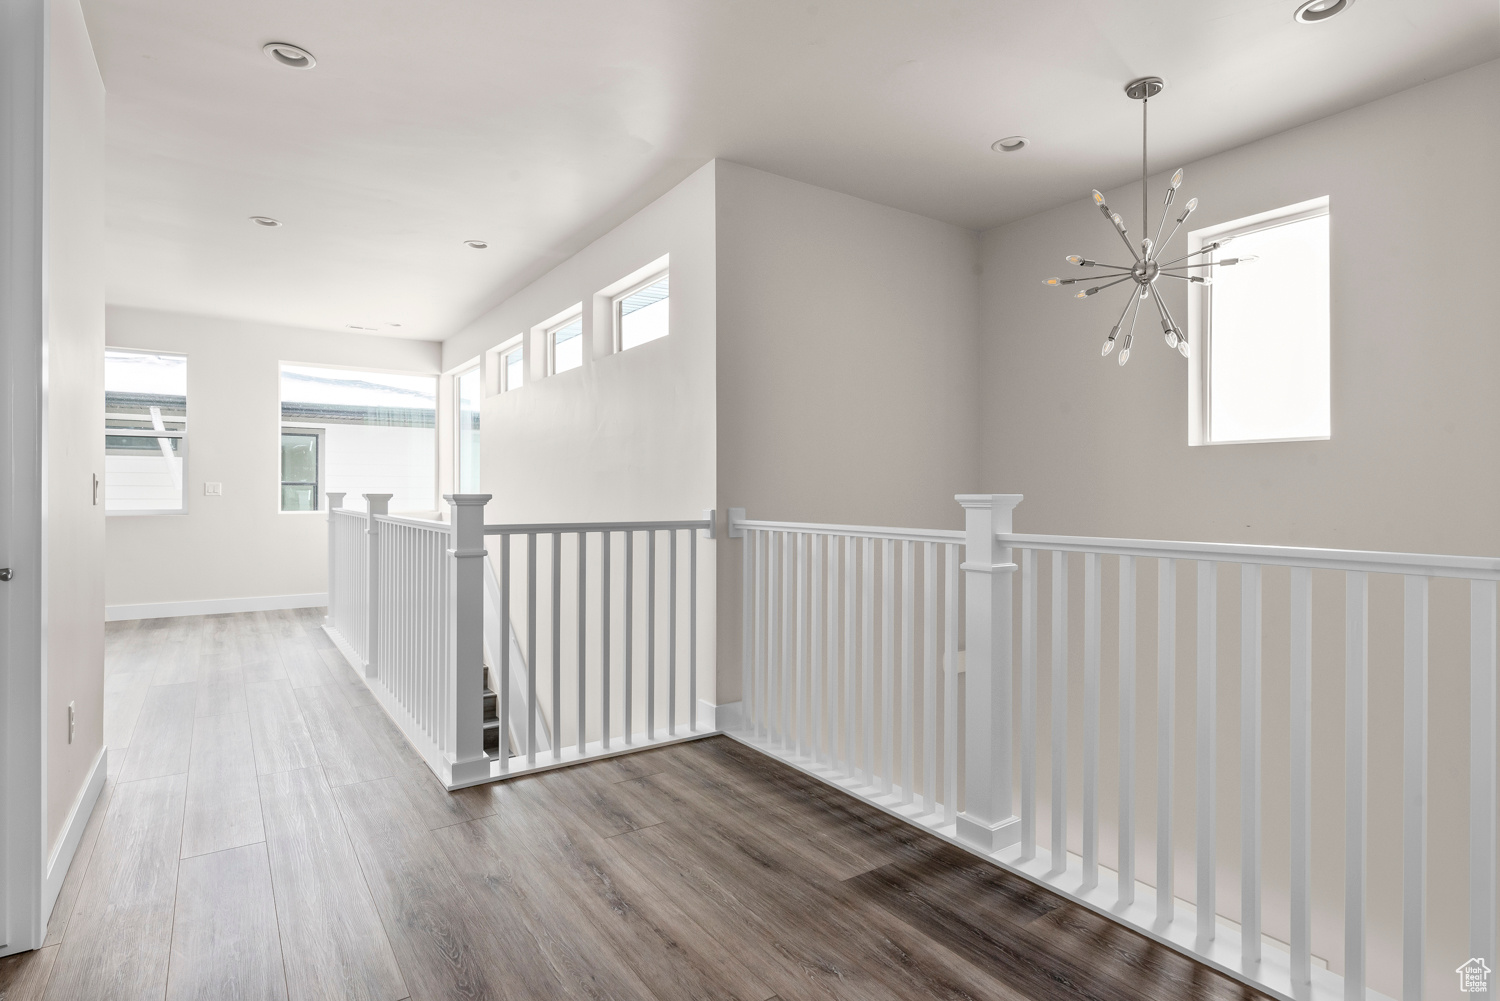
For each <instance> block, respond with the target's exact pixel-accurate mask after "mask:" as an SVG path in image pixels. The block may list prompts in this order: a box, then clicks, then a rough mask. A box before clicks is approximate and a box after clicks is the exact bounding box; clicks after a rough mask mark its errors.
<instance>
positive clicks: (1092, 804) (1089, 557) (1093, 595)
mask: <svg viewBox="0 0 1500 1001" xmlns="http://www.w3.org/2000/svg"><path fill="white" fill-rule="evenodd" d="M1100 585H1101V582H1100V580H1099V554H1098V553H1084V554H1083V882H1082V883H1081V884H1080V885H1079V892H1080V893H1087V892H1088V891H1089V890H1092V889H1094V887H1096V886H1098V885H1099V631H1100V628H1101V625H1100V610H1099V603H1100V601H1102V600H1103V599H1102V596H1101V590H1102V589H1101V586H1100Z"/></svg>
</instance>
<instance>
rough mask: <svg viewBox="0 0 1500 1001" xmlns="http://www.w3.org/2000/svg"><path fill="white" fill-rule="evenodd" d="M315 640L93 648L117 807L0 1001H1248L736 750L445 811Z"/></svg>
mask: <svg viewBox="0 0 1500 1001" xmlns="http://www.w3.org/2000/svg"><path fill="white" fill-rule="evenodd" d="M320 616H321V610H319V612H318V613H314V612H312V611H306V612H272V613H256V614H246V615H233V616H211V617H205V618H185V619H170V620H151V621H145V622H126V623H113V624H111V625H110V627H109V631H108V663H107V675H108V677H107V684H106V688H107V692H108V700H107V719H106V726H105V729H106V739H107V740H108V742H109V745H110V767H109V772H110V777H109V781H108V783H107V785H106V787H105V791H104V793H103V795H102V797H101V799H100V802H99V806H98V809H97V810H96V811H95V814H94V816H93V818H92V819H91V821H90V823H89V826H88V830H87V832H86V833H85V835H84V839H83V843H82V845H81V846H80V848H79V850H78V855H77V857H76V859H75V860H74V862H73V866H72V868H71V870H70V871H69V873H68V877H67V882H66V884H65V885H64V887H63V891H62V894H61V896H60V897H59V899H58V903H57V908H56V910H55V911H54V913H53V916H52V921H51V924H50V925H49V928H48V932H49V934H48V938H47V944H46V946H45V947H44V948H42V949H40V950H38V951H36V952H32V953H27V954H25V955H22V956H15V957H11V958H8V959H4V960H0V1001H34V999H40V998H46V999H53V1001H75V999H76V1001H94V999H101V1001H103V999H110V1001H113V999H143V998H152V999H161V998H168V999H173V1001H176V999H190V998H192V999H216V1001H217V999H226V1001H227V999H283V998H285V999H293V1001H301V999H323V998H351V999H379V1001H400V999H403V998H407V997H410V998H413V999H428V998H432V999H448V998H456V999H461V998H496V999H508V998H517V999H519V998H538V999H552V998H567V999H573V998H576V999H604V998H618V999H632V1001H635V999H651V998H661V999H684V1001H686V999H723V1001H732V999H739V1001H772V999H780V1001H800V999H804V998H851V999H854V998H857V999H890V1001H898V999H909V998H945V999H964V998H972V999H996V1001H1008V999H1035V1001H1042V999H1049V1001H1050V999H1059V1001H1061V999H1083V998H1093V999H1100V1001H1105V999H1127V1001H1133V999H1140V1001H1145V999H1153V1001H1175V999H1228V998H1254V997H1259V996H1260V995H1258V994H1256V993H1255V992H1253V991H1251V990H1249V989H1248V988H1245V987H1243V986H1241V985H1240V984H1238V983H1236V982H1234V981H1232V980H1229V979H1227V978H1224V977H1221V976H1219V975H1217V974H1215V973H1213V972H1211V971H1209V970H1208V969H1206V968H1204V967H1202V966H1199V965H1198V964H1196V963H1193V962H1191V961H1189V960H1188V959H1186V958H1184V957H1182V956H1180V955H1178V954H1177V953H1175V952H1172V951H1170V950H1168V949H1165V948H1162V947H1161V946H1158V945H1156V944H1154V943H1152V942H1151V941H1149V940H1147V939H1145V938H1142V937H1141V936H1139V935H1136V934H1134V933H1132V932H1129V931H1126V930H1124V929H1123V928H1121V927H1119V926H1117V925H1115V924H1113V923H1111V922H1109V921H1107V920H1105V919H1103V918H1101V917H1099V916H1097V915H1095V914H1093V913H1092V912H1090V911H1087V910H1084V909H1082V908H1079V907H1076V906H1074V905H1072V904H1069V903H1067V902H1065V901H1063V900H1062V899H1061V898H1059V897H1056V896H1053V895H1052V894H1050V893H1048V892H1047V891H1045V890H1042V889H1039V888H1038V887H1036V886H1034V885H1032V884H1030V883H1028V882H1026V881H1025V880H1022V879H1020V878H1019V877H1015V876H1011V875H1009V874H1006V873H1004V872H1002V871H1000V870H998V869H995V868H994V867H992V866H989V865H987V864H985V863H982V862H980V861H978V860H977V859H975V858H973V857H972V856H970V855H968V854H966V853H964V852H961V851H959V850H957V849H955V848H953V847H951V846H949V845H947V844H945V843H943V842H941V841H938V840H936V839H934V838H932V837H930V836H928V835H927V834H925V833H922V832H919V831H916V830H914V829H912V828H910V827H907V826H906V825H904V824H901V823H899V822H897V821H895V820H893V819H892V818H890V817H888V816H887V815H885V814H883V813H881V812H879V811H877V810H874V809H871V808H869V807H867V806H865V805H864V804H862V803H860V802H858V801H856V800H853V799H851V798H849V797H847V796H845V795H843V794H841V793H838V792H835V791H834V790H832V789H830V788H828V787H827V786H824V785H822V784H821V783H818V782H816V781H814V780H812V779H810V778H807V777H805V776H803V775H802V774H800V773H798V772H795V771H793V770H791V769H789V768H787V767H785V766H783V765H781V764H779V763H777V762H774V761H771V760H770V759H768V758H765V757H763V756H762V755H759V754H757V753H756V752H754V751H752V750H750V749H748V748H746V747H743V746H742V745H739V744H736V743H734V742H733V741H730V740H728V739H727V738H724V737H714V738H709V739H706V740H700V741H696V742H693V743H688V744H680V745H675V746H672V747H667V748H661V749H657V750H652V751H646V752H642V753H639V754H635V755H631V756H629V757H622V758H614V759H610V760H607V761H599V762H595V763H592V764H585V765H579V766H576V767H573V768H568V769H564V770H560V771H554V772H547V773H543V774H540V775H535V776H532V777H530V778H523V779H519V780H516V781H513V782H509V783H504V784H497V785H491V786H485V787H482V788H478V789H469V790H464V791H462V792H460V793H456V794H449V793H447V792H445V791H444V790H443V789H442V787H441V786H440V785H439V784H438V783H437V781H436V780H435V779H434V778H433V777H432V775H431V773H430V772H428V770H427V768H426V767H425V766H424V765H423V764H422V762H421V761H420V759H419V758H418V757H417V756H416V754H415V752H413V751H412V750H411V748H410V747H408V746H407V745H406V743H405V741H404V740H403V739H402V737H401V735H400V732H399V731H398V730H397V729H396V728H395V726H394V725H393V724H392V723H391V721H390V720H389V719H388V718H387V717H386V716H385V714H384V712H383V711H382V710H381V709H380V707H379V706H378V705H376V704H375V702H374V699H373V698H372V697H371V696H370V693H369V691H368V690H367V689H366V688H365V687H364V685H363V684H362V683H361V682H360V680H359V679H358V678H357V677H356V676H355V675H354V674H353V672H352V671H350V670H349V669H348V667H347V666H346V665H345V664H344V662H343V660H342V658H341V657H339V655H338V654H337V652H336V651H334V650H333V649H332V647H331V645H330V644H329V643H328V641H327V639H326V638H325V637H324V636H323V635H322V633H321V632H320V631H319V630H318V629H317V624H318V622H319V621H320Z"/></svg>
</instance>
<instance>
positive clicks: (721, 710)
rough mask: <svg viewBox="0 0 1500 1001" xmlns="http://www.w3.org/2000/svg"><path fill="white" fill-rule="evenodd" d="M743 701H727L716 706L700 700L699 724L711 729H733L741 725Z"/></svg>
mask: <svg viewBox="0 0 1500 1001" xmlns="http://www.w3.org/2000/svg"><path fill="white" fill-rule="evenodd" d="M742 705H743V703H741V702H726V703H724V704H723V705H721V706H716V705H714V704H713V703H712V702H708V701H705V700H703V699H699V700H698V725H699V726H702V727H707V728H708V729H710V730H733V729H735V728H737V727H738V726H739V725H740V707H741V706H742Z"/></svg>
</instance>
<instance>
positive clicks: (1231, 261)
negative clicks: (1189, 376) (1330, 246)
mask: <svg viewBox="0 0 1500 1001" xmlns="http://www.w3.org/2000/svg"><path fill="white" fill-rule="evenodd" d="M1165 86H1166V85H1165V84H1164V83H1163V82H1162V79H1161V77H1158V76H1147V77H1141V78H1140V79H1139V80H1132V81H1130V83H1128V84H1126V85H1125V96H1126V97H1129V98H1130V99H1131V100H1133V101H1140V102H1141V231H1142V238H1141V244H1140V250H1139V251H1137V250H1136V246H1135V244H1134V243H1132V242H1131V240H1130V233H1129V231H1128V230H1126V228H1125V220H1124V219H1123V218H1121V217H1120V213H1118V212H1113V211H1111V210H1110V207H1109V205H1108V204H1107V203H1106V202H1105V201H1104V196H1103V195H1102V194H1100V193H1099V192H1098V191H1097V190H1096V191H1095V192H1094V204H1095V205H1097V206H1099V211H1100V212H1103V213H1104V218H1106V219H1108V220H1109V222H1110V225H1111V226H1113V227H1114V229H1115V232H1116V233H1118V234H1120V239H1121V240H1122V241H1123V242H1124V244H1125V249H1126V250H1129V251H1130V256H1131V257H1132V258H1133V260H1134V263H1132V264H1103V263H1101V262H1099V261H1091V260H1089V259H1088V258H1085V257H1080V256H1078V255H1077V254H1070V255H1069V256H1068V257H1067V262H1068V263H1069V264H1072V265H1075V266H1077V267H1080V268H1100V269H1103V271H1102V273H1100V274H1097V275H1090V276H1088V277H1085V278H1048V279H1047V280H1046V284H1048V285H1077V284H1079V283H1080V282H1088V281H1094V280H1098V281H1099V282H1100V283H1101V284H1098V285H1095V286H1093V287H1092V288H1088V289H1085V290H1084V291H1082V292H1079V293H1078V294H1077V296H1075V298H1078V299H1087V298H1089V297H1090V296H1093V295H1097V294H1098V293H1099V292H1102V291H1104V290H1105V289H1107V288H1113V287H1114V286H1116V285H1120V284H1123V283H1125V282H1134V284H1133V285H1131V286H1130V290H1131V295H1130V298H1129V299H1128V300H1127V301H1126V303H1125V308H1124V309H1123V310H1121V311H1120V318H1119V319H1118V320H1117V321H1115V325H1114V326H1113V327H1112V328H1111V329H1110V331H1109V338H1108V339H1107V340H1105V342H1104V347H1103V348H1102V349H1100V352H1099V353H1100V354H1101V355H1108V354H1109V353H1110V352H1111V351H1113V350H1114V349H1115V341H1116V339H1117V338H1118V337H1119V336H1120V330H1121V329H1122V328H1124V329H1125V340H1124V343H1122V344H1121V345H1120V354H1119V356H1118V357H1119V359H1120V364H1121V365H1124V364H1125V363H1126V362H1127V361H1129V360H1130V346H1131V344H1132V343H1133V342H1134V340H1135V325H1136V321H1137V320H1138V319H1140V314H1141V303H1143V302H1145V301H1146V300H1147V299H1148V298H1149V299H1150V300H1151V301H1152V302H1153V303H1154V304H1155V305H1156V311H1157V314H1158V315H1159V316H1160V318H1161V329H1162V333H1163V335H1165V337H1166V341H1167V347H1169V348H1176V349H1177V351H1178V352H1179V353H1180V354H1181V355H1182V356H1183V357H1184V358H1186V357H1188V355H1189V351H1188V342H1187V335H1186V334H1184V333H1183V332H1182V328H1181V327H1179V326H1178V325H1177V323H1176V321H1174V320H1173V319H1172V311H1171V310H1169V309H1168V308H1167V304H1166V302H1165V301H1164V300H1163V299H1162V297H1161V292H1160V291H1158V290H1157V288H1156V282H1157V280H1158V279H1160V278H1172V279H1175V280H1177V281H1182V282H1188V283H1192V284H1198V285H1211V284H1213V279H1212V278H1211V277H1209V276H1208V275H1204V274H1198V273H1196V272H1197V269H1199V268H1214V267H1229V266H1231V265H1235V264H1240V263H1245V262H1249V261H1253V260H1255V258H1254V257H1253V256H1245V257H1231V258H1228V259H1226V260H1221V261H1209V260H1204V259H1202V257H1201V255H1203V254H1209V253H1212V252H1213V251H1215V250H1218V249H1219V247H1221V246H1222V245H1223V243H1224V241H1219V242H1216V243H1210V244H1207V245H1205V246H1203V247H1201V248H1199V249H1198V250H1195V251H1193V252H1192V253H1190V254H1184V255H1182V256H1181V257H1178V258H1175V259H1173V260H1170V261H1163V260H1162V257H1163V256H1164V255H1163V251H1164V250H1165V248H1166V247H1167V245H1168V244H1170V243H1171V242H1172V238H1173V237H1174V236H1176V235H1177V231H1178V230H1179V229H1181V228H1182V224H1183V222H1185V221H1186V220H1187V217H1188V216H1190V215H1192V214H1193V210H1194V209H1196V208H1197V207H1198V199H1196V198H1192V199H1189V200H1188V203H1187V205H1186V206H1185V208H1184V211H1183V213H1182V215H1180V216H1178V217H1177V221H1176V224H1175V225H1173V227H1172V232H1170V233H1168V234H1167V238H1166V239H1165V240H1163V239H1162V238H1161V233H1162V230H1163V229H1165V228H1166V225H1167V217H1168V215H1170V212H1171V208H1172V202H1173V201H1174V200H1175V199H1176V197H1177V189H1178V188H1180V187H1182V168H1181V167H1179V168H1178V169H1177V171H1176V173H1174V174H1173V175H1172V180H1171V182H1170V183H1169V184H1168V185H1167V194H1166V199H1165V201H1164V203H1163V205H1162V210H1161V222H1160V223H1159V224H1158V225H1157V227H1156V236H1155V237H1146V236H1145V235H1144V234H1145V231H1146V228H1147V227H1148V226H1149V225H1150V219H1149V216H1148V202H1147V192H1146V136H1147V131H1146V105H1147V104H1148V103H1149V102H1150V100H1151V98H1153V97H1155V96H1156V95H1157V94H1160V93H1161V92H1162V88H1163V87H1165ZM1193 258H1199V260H1196V261H1195V260H1193ZM1127 316H1128V317H1129V318H1130V326H1129V327H1128V328H1125V319H1126V317H1127Z"/></svg>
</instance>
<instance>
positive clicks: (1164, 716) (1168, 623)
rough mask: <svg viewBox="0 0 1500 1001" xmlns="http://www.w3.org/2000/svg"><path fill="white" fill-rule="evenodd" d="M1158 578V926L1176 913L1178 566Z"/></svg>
mask: <svg viewBox="0 0 1500 1001" xmlns="http://www.w3.org/2000/svg"><path fill="white" fill-rule="evenodd" d="M1156 573H1157V578H1156V927H1157V928H1158V929H1162V928H1166V927H1167V926H1168V925H1170V924H1171V923H1172V918H1173V916H1174V915H1175V913H1176V904H1175V898H1174V897H1173V895H1172V882H1173V880H1172V743H1173V742H1172V733H1173V730H1174V725H1173V724H1174V717H1175V714H1176V711H1177V708H1176V705H1177V563H1176V561H1174V560H1169V559H1163V560H1157V571H1156Z"/></svg>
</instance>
